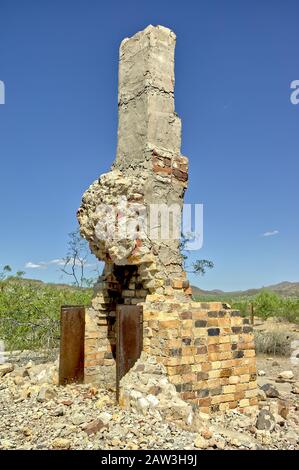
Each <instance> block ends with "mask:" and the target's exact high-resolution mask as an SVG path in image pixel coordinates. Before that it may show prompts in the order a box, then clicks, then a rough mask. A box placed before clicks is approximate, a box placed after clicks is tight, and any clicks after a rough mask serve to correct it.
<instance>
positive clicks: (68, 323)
mask: <svg viewBox="0 0 299 470" xmlns="http://www.w3.org/2000/svg"><path fill="white" fill-rule="evenodd" d="M84 335H85V308H84V307H81V306H76V305H65V306H62V307H61V314H60V358H59V385H66V384H68V383H72V382H77V383H82V382H83V380H84Z"/></svg>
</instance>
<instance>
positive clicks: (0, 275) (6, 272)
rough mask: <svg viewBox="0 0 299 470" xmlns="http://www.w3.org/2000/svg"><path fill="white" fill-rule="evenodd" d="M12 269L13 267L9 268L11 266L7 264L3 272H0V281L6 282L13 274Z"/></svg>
mask: <svg viewBox="0 0 299 470" xmlns="http://www.w3.org/2000/svg"><path fill="white" fill-rule="evenodd" d="M11 271H12V269H11V267H10V266H9V264H6V265H5V266H4V267H3V269H2V271H1V272H0V281H5V279H7V277H8V275H9V273H11Z"/></svg>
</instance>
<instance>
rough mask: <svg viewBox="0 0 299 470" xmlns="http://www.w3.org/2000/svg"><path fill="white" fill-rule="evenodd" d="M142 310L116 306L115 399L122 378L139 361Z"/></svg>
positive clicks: (141, 341) (137, 307)
mask: <svg viewBox="0 0 299 470" xmlns="http://www.w3.org/2000/svg"><path fill="white" fill-rule="evenodd" d="M142 322H143V309H142V307H141V306H137V305H117V306H116V332H117V333H116V399H117V401H118V400H119V385H120V380H121V379H122V377H123V376H124V375H125V374H126V373H127V372H128V371H129V370H130V369H131V367H133V365H134V364H135V362H136V361H137V359H139V357H140V354H141V352H142V347H143V325H142Z"/></svg>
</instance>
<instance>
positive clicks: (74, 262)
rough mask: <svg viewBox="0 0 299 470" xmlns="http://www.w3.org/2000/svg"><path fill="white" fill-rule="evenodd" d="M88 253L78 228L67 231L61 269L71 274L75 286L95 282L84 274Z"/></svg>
mask: <svg viewBox="0 0 299 470" xmlns="http://www.w3.org/2000/svg"><path fill="white" fill-rule="evenodd" d="M89 255H90V253H89V249H88V245H87V242H86V240H84V239H83V238H82V237H81V235H80V231H79V229H77V230H75V231H74V232H71V233H69V241H68V250H67V254H66V257H65V258H63V261H64V266H63V268H61V271H62V272H63V273H64V274H66V275H67V276H71V277H72V278H73V285H75V286H77V287H90V286H92V285H93V284H94V282H95V280H94V279H93V278H87V277H86V275H85V272H86V268H87V265H88V258H89Z"/></svg>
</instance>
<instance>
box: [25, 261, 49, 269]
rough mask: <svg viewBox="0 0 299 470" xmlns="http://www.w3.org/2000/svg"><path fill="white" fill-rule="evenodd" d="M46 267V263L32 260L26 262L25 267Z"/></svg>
mask: <svg viewBox="0 0 299 470" xmlns="http://www.w3.org/2000/svg"><path fill="white" fill-rule="evenodd" d="M46 267H47V265H46V263H32V262H31V261H28V263H26V264H25V268H29V269H45V268H46Z"/></svg>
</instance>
